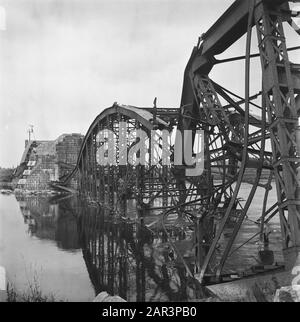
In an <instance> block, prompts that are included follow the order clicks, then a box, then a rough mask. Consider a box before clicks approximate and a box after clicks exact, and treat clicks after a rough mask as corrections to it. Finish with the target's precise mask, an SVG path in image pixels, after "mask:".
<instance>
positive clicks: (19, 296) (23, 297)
mask: <svg viewBox="0 0 300 322" xmlns="http://www.w3.org/2000/svg"><path fill="white" fill-rule="evenodd" d="M6 291H7V302H62V301H61V300H57V299H56V298H55V296H54V295H53V294H49V295H45V294H43V293H42V291H41V287H40V285H39V283H38V281H37V279H36V278H34V281H33V282H32V283H29V285H28V288H27V290H26V291H25V292H22V293H19V292H18V291H17V290H16V288H15V287H14V286H13V284H11V283H7V286H6Z"/></svg>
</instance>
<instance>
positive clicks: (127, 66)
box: [0, 0, 295, 166]
mask: <svg viewBox="0 0 300 322" xmlns="http://www.w3.org/2000/svg"><path fill="white" fill-rule="evenodd" d="M232 2H233V1H232V0H209V1H208V0H116V1H115V0H43V1H41V0H0V5H1V6H2V8H4V9H5V12H6V30H2V31H0V106H1V114H0V131H1V134H0V147H1V150H0V166H11V165H15V166H16V165H18V164H19V162H20V159H21V155H22V152H23V148H24V140H25V139H26V138H27V129H28V125H29V124H33V125H34V131H35V138H36V139H38V140H50V139H56V138H57V137H58V136H59V135H60V134H63V133H82V134H85V133H86V131H87V129H88V127H89V125H90V123H91V122H92V121H93V120H94V118H95V117H96V116H97V115H98V114H99V113H100V112H101V111H102V110H103V109H104V108H106V107H109V106H111V105H112V104H113V103H114V102H119V103H122V104H131V105H136V106H152V103H153V99H154V97H156V96H157V97H158V106H166V107H179V103H180V96H181V88H182V78H183V72H184V68H185V65H186V63H187V61H188V58H189V56H190V54H191V50H192V48H193V46H194V45H195V44H196V43H197V39H198V36H199V35H201V34H202V33H203V32H205V31H206V30H208V29H209V27H210V26H211V25H212V24H213V23H214V22H215V21H216V20H217V18H218V17H219V16H220V15H221V14H222V13H223V12H224V11H225V10H226V9H227V8H228V7H229V6H230V4H231V3H232ZM0 23H1V22H0ZM292 45H295V44H292ZM243 50H244V42H241V43H240V44H238V45H237V46H233V48H232V50H231V54H238V55H242V54H243ZM253 52H257V48H255V49H254V50H253ZM229 65H230V64H229ZM234 66H235V70H236V71H237V72H238V75H239V76H238V77H235V78H232V75H231V72H232V67H230V66H227V67H222V69H219V71H216V72H215V75H214V76H215V77H216V78H218V77H219V78H220V80H221V83H222V81H223V84H224V82H225V83H226V80H227V85H228V87H229V88H230V89H238V86H239V85H240V84H241V82H240V79H239V77H241V79H243V77H244V76H243V66H242V65H234ZM226 75H227V76H226ZM254 76H255V77H257V75H254ZM214 80H216V81H218V79H214ZM228 80H230V82H229V83H228ZM231 85H232V86H231ZM240 94H243V93H240Z"/></svg>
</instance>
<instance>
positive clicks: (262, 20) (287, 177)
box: [255, 1, 300, 266]
mask: <svg viewBox="0 0 300 322" xmlns="http://www.w3.org/2000/svg"><path fill="white" fill-rule="evenodd" d="M276 10H278V8H277V7H276V6H274V4H273V5H272V4H271V2H269V3H268V4H267V3H266V2H265V1H262V2H261V3H260V4H259V5H258V6H257V8H256V10H255V23H256V28H257V34H258V41H259V51H260V57H261V66H262V75H263V92H264V97H265V99H266V106H267V111H268V116H269V123H271V125H270V134H271V140H272V150H273V159H274V164H273V166H274V174H275V179H276V187H277V197H278V204H279V213H280V221H281V227H282V237H283V248H284V249H286V250H288V252H292V253H294V256H295V255H296V256H297V253H298V252H299V247H300V214H299V206H300V201H299V200H298V198H297V197H298V196H297V193H298V190H299V179H298V178H297V172H299V161H300V160H299V155H298V154H297V144H296V126H297V124H298V116H297V111H296V103H295V92H294V84H293V79H292V71H291V64H290V62H289V58H288V53H287V47H286V41H285V36H284V30H283V24H282V18H281V16H280V14H279V12H276ZM297 248H298V251H297ZM293 260H294V259H292V261H293ZM290 264H292V265H293V263H287V265H288V266H290Z"/></svg>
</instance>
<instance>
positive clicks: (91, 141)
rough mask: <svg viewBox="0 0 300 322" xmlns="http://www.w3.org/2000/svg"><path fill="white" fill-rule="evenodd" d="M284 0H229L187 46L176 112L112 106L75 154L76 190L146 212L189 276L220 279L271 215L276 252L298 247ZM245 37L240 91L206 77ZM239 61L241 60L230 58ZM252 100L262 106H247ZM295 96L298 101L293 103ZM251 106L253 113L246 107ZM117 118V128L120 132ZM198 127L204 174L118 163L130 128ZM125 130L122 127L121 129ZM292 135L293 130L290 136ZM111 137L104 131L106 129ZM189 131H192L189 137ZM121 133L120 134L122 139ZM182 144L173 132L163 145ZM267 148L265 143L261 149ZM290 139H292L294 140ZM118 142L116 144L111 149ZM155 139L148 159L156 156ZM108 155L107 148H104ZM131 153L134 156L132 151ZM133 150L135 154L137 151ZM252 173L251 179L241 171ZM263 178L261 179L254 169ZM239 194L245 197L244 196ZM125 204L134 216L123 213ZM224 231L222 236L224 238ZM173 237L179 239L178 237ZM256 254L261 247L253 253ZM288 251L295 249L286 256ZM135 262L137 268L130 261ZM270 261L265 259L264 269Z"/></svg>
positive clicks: (131, 139) (291, 73) (116, 207)
mask: <svg viewBox="0 0 300 322" xmlns="http://www.w3.org/2000/svg"><path fill="white" fill-rule="evenodd" d="M290 18H291V16H290V14H289V6H288V2H287V1H267V0H250V1H246V0H237V1H235V2H234V3H233V5H232V6H231V7H230V8H229V9H228V10H227V11H226V12H225V13H224V14H223V16H222V17H221V18H220V19H219V20H218V21H217V22H216V23H215V24H214V26H213V27H212V28H211V29H210V30H209V31H208V32H207V33H206V34H204V35H203V36H202V38H201V41H200V42H199V44H198V45H197V46H196V47H195V48H194V49H193V52H192V55H191V58H190V60H189V62H188V64H187V67H186V69H185V73H184V83H183V90H182V98H181V107H180V109H168V108H157V107H156V104H155V106H154V107H153V108H136V107H132V106H123V105H118V104H116V103H115V104H114V105H113V106H112V107H110V108H108V109H106V110H104V111H103V112H102V113H101V114H100V115H99V116H98V117H97V118H96V119H95V121H94V122H93V123H92V124H91V126H90V128H89V130H88V132H87V134H86V137H85V140H84V142H83V145H82V147H81V151H80V154H79V157H78V161H77V166H76V168H75V169H74V171H73V173H72V174H71V175H70V176H69V178H67V179H65V181H64V182H63V183H62V184H68V181H69V180H70V178H71V177H72V176H74V175H75V174H76V175H77V176H78V181H79V190H80V192H81V193H82V194H83V195H85V196H86V197H88V198H90V199H93V200H95V201H97V202H98V203H99V204H100V205H101V207H102V208H104V209H107V210H108V212H109V213H110V214H111V215H114V216H117V217H120V218H125V217H132V216H133V215H134V216H136V217H137V219H138V220H143V219H144V218H147V216H148V215H149V216H153V215H154V216H155V217H156V218H157V220H155V221H154V222H153V223H151V224H150V226H151V227H153V228H154V227H157V226H158V228H157V229H158V232H157V233H159V232H161V231H163V233H164V235H165V236H167V239H168V244H169V246H170V247H171V248H172V249H173V251H174V256H175V258H176V259H177V260H179V261H181V262H182V263H183V265H184V267H185V269H186V272H187V274H188V275H190V276H192V277H197V279H198V280H199V281H200V282H201V283H211V282H214V281H215V282H218V281H222V278H223V276H224V275H226V273H227V271H229V269H232V268H231V265H230V264H231V256H232V255H233V254H235V253H236V252H239V251H240V250H241V249H242V248H243V246H244V245H245V244H246V243H247V242H250V241H252V240H253V238H254V237H256V236H261V239H262V240H263V238H264V229H265V224H267V223H269V222H270V220H271V219H272V218H274V216H276V215H277V214H278V213H279V216H280V223H281V230H282V240H283V248H284V249H286V250H288V252H291V251H293V250H295V249H297V248H299V247H300V217H299V207H300V203H299V173H298V168H299V166H298V165H299V150H298V149H297V131H298V116H299V108H300V106H299V96H298V97H297V95H299V93H300V76H299V70H300V69H299V65H295V64H292V63H291V62H290V61H289V58H288V48H287V46H286V41H285V35H284V28H283V22H284V21H287V22H289V21H290ZM253 29H256V30H257V37H258V50H259V56H260V58H261V69H262V79H261V80H258V81H261V83H262V89H261V91H260V92H259V93H258V94H254V95H251V93H250V91H251V88H250V87H251V86H250V85H251V84H250V74H251V68H250V59H252V58H253V57H256V56H257V55H252V54H251V39H252V38H253V36H254V32H253ZM243 35H246V44H247V45H246V54H245V56H244V58H245V97H242V96H241V95H237V94H235V93H233V92H232V91H230V90H228V89H226V88H224V87H222V86H220V85H219V84H218V83H216V82H215V81H213V80H212V79H211V78H210V76H209V74H210V71H211V70H212V69H213V67H214V65H215V64H219V63H220V61H218V60H216V59H215V57H214V56H215V55H219V54H221V53H223V52H224V51H226V49H227V48H229V47H230V46H231V45H232V44H233V43H235V42H236V41H237V40H239V39H240V38H241V37H242V36H243ZM239 59H240V57H239ZM258 97H260V98H261V104H258V103H254V102H253V101H254V100H256V99H257V98H258ZM297 102H298V103H297ZM250 105H251V106H254V107H255V108H256V110H258V111H259V112H258V113H259V115H252V114H251V113H250ZM120 122H126V124H127V125H126V129H125V130H124V129H123V132H122V133H120V128H119V124H120ZM176 128H178V129H179V130H181V131H183V130H192V131H193V133H195V132H196V130H199V129H201V130H203V131H204V134H205V135H204V156H205V157H204V172H203V174H202V175H201V176H196V177H189V176H186V172H185V170H186V169H187V167H186V166H185V165H183V166H176V165H174V163H173V161H172V160H171V161H172V162H171V164H170V165H163V162H162V159H159V162H158V163H157V164H156V165H151V164H150V162H147V163H146V165H137V166H132V165H130V164H126V165H120V164H121V162H120V160H121V159H122V151H123V150H124V149H125V150H126V151H129V150H130V149H131V148H132V147H133V146H135V144H137V143H138V139H137V137H136V133H137V131H138V130H139V129H141V130H143V131H145V132H146V133H147V134H149V133H150V131H153V130H154V131H157V133H158V134H161V133H162V132H161V131H162V130H164V129H165V130H168V131H170V130H174V129H176ZM108 130H110V132H109V133H114V134H113V136H114V139H115V142H116V145H117V147H118V148H117V149H116V152H115V154H116V155H115V156H114V157H115V159H116V162H115V163H114V164H110V165H106V166H103V165H101V164H100V163H99V159H98V151H99V149H100V148H101V147H102V146H103V144H104V145H105V144H106V145H107V142H105V143H103V140H102V139H103V138H102V139H101V138H100V136H99V133H100V132H101V133H103V131H104V138H105V139H106V140H107V141H108V139H109V138H108V135H109V134H108V132H107V133H106V134H105V131H108ZM129 133H131V134H130V135H129ZM298 133H299V132H298ZM110 135H111V134H110ZM149 137H150V139H147V155H148V160H150V159H151V149H150V148H149V147H150V146H151V144H152V142H151V136H148V138H149ZM193 137H194V136H193ZM124 138H126V139H127V140H125V141H124ZM173 144H174V145H176V144H182V145H183V146H184V145H185V136H183V139H182V140H181V139H180V138H177V137H176V141H175V143H174V142H173V143H172V144H171V145H170V151H171V152H174V145H173ZM267 145H269V146H272V151H268V149H267ZM298 145H299V143H298ZM120 147H121V148H120ZM162 149H163V146H162V145H158V146H157V147H156V151H155V153H156V155H158V156H160V157H162ZM107 153H109V151H107ZM138 153H140V152H138ZM138 153H137V155H136V157H138V156H139V154H138ZM251 169H253V172H252V173H254V174H253V175H252V178H249V176H248V177H247V171H249V170H251ZM263 171H264V173H267V174H268V177H269V180H267V182H266V180H263V177H262V173H263ZM273 178H275V182H276V189H277V199H278V200H277V202H276V203H275V204H274V203H273V204H272V205H271V206H270V205H269V203H268V197H269V191H270V189H271V182H272V179H273ZM244 182H247V183H248V185H250V186H248V192H247V196H246V200H244V201H242V200H241V196H242V194H241V187H242V184H243V183H244ZM258 187H260V188H263V189H264V190H265V193H264V198H263V204H262V207H261V208H262V213H260V214H258V217H260V218H258V221H257V225H258V233H257V234H256V235H255V236H253V237H251V238H249V240H247V241H243V242H242V243H239V242H238V239H237V236H238V233H239V231H240V229H241V227H242V224H243V223H244V221H245V220H246V219H247V214H248V211H249V209H251V206H252V205H253V198H254V195H255V193H256V191H257V189H258ZM243 197H244V198H245V196H244V195H243ZM132 205H134V209H135V210H134V211H133V212H134V213H133V214H132ZM174 229H175V230H177V229H179V230H181V231H182V233H183V234H184V236H185V239H187V240H192V245H193V246H192V249H191V251H192V252H193V253H194V257H193V259H192V261H191V262H187V261H186V259H185V257H184V255H183V253H182V251H181V250H180V246H178V244H177V242H178V239H176V238H177V237H176V236H177V235H176V234H175V235H176V236H175V235H174V233H173V231H174ZM225 236H226V237H225ZM181 239H182V238H181ZM261 253H262V252H261ZM295 254H296V255H295V256H297V252H296V253H295ZM138 265H140V264H138ZM269 266H270V265H269Z"/></svg>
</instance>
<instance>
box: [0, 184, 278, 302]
mask: <svg viewBox="0 0 300 322" xmlns="http://www.w3.org/2000/svg"><path fill="white" fill-rule="evenodd" d="M243 189H244V191H245V195H246V193H247V191H248V190H249V189H248V187H247V185H243V186H242V191H243ZM262 198H263V190H262V189H261V190H260V188H259V189H258V191H257V194H256V196H255V202H254V203H253V206H252V207H251V209H250V210H249V213H248V219H247V220H246V221H245V223H244V224H243V227H242V229H241V231H240V234H239V237H238V239H237V242H236V245H235V247H237V246H238V245H240V244H241V243H243V242H244V241H245V240H246V239H248V238H250V237H251V236H252V235H253V234H254V233H256V232H258V231H259V227H258V225H256V224H254V223H253V221H255V220H256V219H258V217H259V216H260V213H261V205H262ZM275 200H276V196H275V189H273V190H272V191H271V193H270V200H269V204H270V205H272V204H273V203H274V202H275ZM269 228H270V231H272V234H271V235H270V247H271V249H273V250H274V251H275V260H276V261H282V256H281V251H280V248H281V237H280V225H279V220H278V218H274V220H272V221H271V224H270V227H269ZM224 238H226V237H224ZM257 241H258V238H255V239H253V240H252V242H251V243H250V244H249V245H247V246H245V247H244V248H242V249H240V250H238V251H237V252H235V254H234V255H233V256H232V258H231V260H230V265H231V266H239V267H240V268H247V267H249V266H251V265H253V264H255V263H256V259H255V257H257V250H258V246H257ZM183 244H184V243H183ZM166 245H167V238H166V236H165V235H164V234H162V233H157V234H155V235H153V231H151V230H150V229H148V228H147V227H145V226H144V225H136V224H134V223H133V222H132V221H129V220H128V221H127V222H124V221H121V222H120V221H118V220H113V219H111V217H110V216H109V215H108V214H107V213H106V212H105V211H104V210H103V209H99V208H96V207H92V206H87V204H86V203H82V202H80V201H79V200H78V199H77V198H76V197H64V198H60V199H58V198H57V197H51V198H50V197H43V196H17V197H16V196H15V195H0V266H3V267H5V269H6V272H7V278H8V281H9V282H10V283H11V284H12V285H13V286H14V288H15V289H16V290H17V291H18V292H21V293H22V292H25V291H26V290H28V287H29V285H32V284H34V283H37V284H38V285H39V287H40V289H41V291H42V293H43V294H45V295H53V296H54V297H55V299H56V300H63V301H92V300H93V299H94V297H95V295H96V294H98V293H99V292H101V291H104V290H105V291H107V292H109V293H110V294H117V295H120V296H122V297H123V298H125V299H127V300H128V301H186V300H194V299H196V298H199V297H200V296H201V289H199V287H198V285H195V283H194V282H193V280H192V279H190V278H189V277H187V275H186V271H185V268H184V266H183V265H182V263H178V262H176V261H174V260H173V259H172V256H171V255H172V254H171V253H170V249H169V247H168V246H166ZM184 245H186V247H189V245H188V243H187V244H184ZM230 265H229V268H230Z"/></svg>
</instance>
